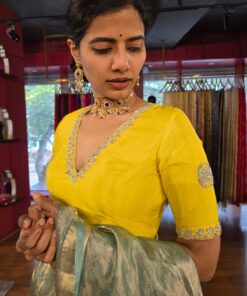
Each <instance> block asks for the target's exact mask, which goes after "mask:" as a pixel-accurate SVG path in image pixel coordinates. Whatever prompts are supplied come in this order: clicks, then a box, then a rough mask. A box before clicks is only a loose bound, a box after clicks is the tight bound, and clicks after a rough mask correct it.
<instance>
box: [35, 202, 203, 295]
mask: <svg viewBox="0 0 247 296" xmlns="http://www.w3.org/2000/svg"><path fill="white" fill-rule="evenodd" d="M56 230H57V239H58V246H57V255H56V270H53V269H52V268H51V267H50V266H49V265H47V264H43V263H39V264H38V265H37V266H36V268H35V270H34V273H33V277H32V295H42V296H43V295H46V296H51V295H59V296H64V295H66V296H67V295H75V296H78V295H86V296H87V295H90V296H95V295H98V296H101V295H102V296H110V295H114V296H123V295H126V296H128V295H130V296H132V295H133V296H141V295H143V296H149V295H150V296H154V295H157V296H159V295H160V296H161V295H162V296H163V295H169V296H172V295H174V296H175V295H176V296H177V295H184V296H186V295H188V296H192V295H195V296H200V295H202V292H201V286H200V282H199V278H198V275H197V271H196V267H195V265H194V263H193V260H192V259H191V257H190V256H189V255H188V254H187V253H186V252H185V251H184V250H183V249H182V248H181V247H180V246H179V245H178V244H176V243H173V242H166V241H157V240H153V239H148V238H140V237H139V238H138V237H135V236H133V235H132V234H130V233H129V232H128V231H127V230H125V229H123V228H121V227H117V226H111V225H95V226H89V225H87V224H86V223H85V221H83V220H82V219H81V218H79V217H78V216H77V215H76V213H75V210H74V209H72V208H71V207H67V206H64V205H60V207H59V212H58V218H57V229H56Z"/></svg>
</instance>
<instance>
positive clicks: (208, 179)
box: [198, 163, 214, 188]
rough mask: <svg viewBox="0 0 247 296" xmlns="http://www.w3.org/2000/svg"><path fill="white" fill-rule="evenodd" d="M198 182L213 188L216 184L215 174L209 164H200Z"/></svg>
mask: <svg viewBox="0 0 247 296" xmlns="http://www.w3.org/2000/svg"><path fill="white" fill-rule="evenodd" d="M198 181H199V183H200V184H201V185H202V186H203V187H205V188H208V187H211V186H213V184H214V178H213V174H212V171H211V168H210V165H209V164H208V163H203V164H200V165H199V167H198Z"/></svg>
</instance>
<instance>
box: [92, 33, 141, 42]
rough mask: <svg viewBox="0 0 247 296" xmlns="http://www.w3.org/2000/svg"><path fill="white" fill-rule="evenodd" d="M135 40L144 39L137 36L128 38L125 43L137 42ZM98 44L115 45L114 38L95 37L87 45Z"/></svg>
mask: <svg viewBox="0 0 247 296" xmlns="http://www.w3.org/2000/svg"><path fill="white" fill-rule="evenodd" d="M137 40H145V38H144V36H143V35H138V36H133V37H130V38H128V39H127V40H126V41H137ZM99 42H108V43H112V44H115V43H117V41H116V39H114V38H108V37H97V38H94V39H93V40H91V41H90V42H89V44H95V43H99Z"/></svg>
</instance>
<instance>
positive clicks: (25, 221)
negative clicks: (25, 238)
mask: <svg viewBox="0 0 247 296" xmlns="http://www.w3.org/2000/svg"><path fill="white" fill-rule="evenodd" d="M31 225H32V220H31V219H30V218H29V217H28V215H22V216H20V217H19V219H18V226H19V227H20V228H22V229H28V228H30V227H31Z"/></svg>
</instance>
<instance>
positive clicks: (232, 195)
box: [163, 88, 247, 204]
mask: <svg viewBox="0 0 247 296" xmlns="http://www.w3.org/2000/svg"><path fill="white" fill-rule="evenodd" d="M163 103H164V105H171V106H174V107H177V108H180V109H182V110H183V111H184V112H185V113H186V114H187V116H188V117H189V119H190V121H191V123H192V125H193V126H194V128H195V130H196V132H197V134H198V136H199V137H200V139H201V140H202V142H203V146H204V149H205V152H206V154H207V157H208V160H209V163H210V165H211V168H212V172H213V175H214V186H215V192H216V196H217V200H218V201H221V202H223V203H224V204H225V203H226V202H231V203H235V204H239V203H247V160H246V158H247V148H246V141H247V134H246V133H247V129H246V95H245V91H244V89H243V88H240V89H238V88H232V89H230V90H225V91H224V90H220V91H178V92H168V93H164V95H163Z"/></svg>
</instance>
